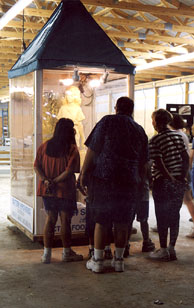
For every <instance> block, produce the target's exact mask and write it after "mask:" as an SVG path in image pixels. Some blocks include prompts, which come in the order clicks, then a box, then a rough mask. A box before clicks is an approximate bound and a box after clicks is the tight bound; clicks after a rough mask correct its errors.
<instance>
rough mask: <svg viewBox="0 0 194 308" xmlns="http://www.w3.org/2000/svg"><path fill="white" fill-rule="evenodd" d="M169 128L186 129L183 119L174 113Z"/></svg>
mask: <svg viewBox="0 0 194 308" xmlns="http://www.w3.org/2000/svg"><path fill="white" fill-rule="evenodd" d="M170 126H171V127H172V128H174V129H182V128H184V127H186V124H185V122H184V120H183V118H182V117H181V116H180V115H179V114H177V113H175V114H173V119H172V122H170Z"/></svg>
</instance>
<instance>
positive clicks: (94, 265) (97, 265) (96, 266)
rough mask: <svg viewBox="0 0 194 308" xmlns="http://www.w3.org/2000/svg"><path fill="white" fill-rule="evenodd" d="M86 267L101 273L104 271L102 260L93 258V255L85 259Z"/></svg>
mask: <svg viewBox="0 0 194 308" xmlns="http://www.w3.org/2000/svg"><path fill="white" fill-rule="evenodd" d="M86 268H87V269H89V270H91V271H92V272H95V273H102V272H103V271H104V265H103V260H95V259H94V256H93V257H92V258H91V259H90V260H88V261H87V263H86Z"/></svg>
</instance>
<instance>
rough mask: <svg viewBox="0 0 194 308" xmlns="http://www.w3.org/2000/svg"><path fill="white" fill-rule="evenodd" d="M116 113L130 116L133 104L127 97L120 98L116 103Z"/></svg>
mask: <svg viewBox="0 0 194 308" xmlns="http://www.w3.org/2000/svg"><path fill="white" fill-rule="evenodd" d="M116 109H117V113H120V114H126V115H132V113H133V109H134V102H133V100H132V99H131V98H129V97H128V96H122V97H120V98H119V99H118V100H117V103H116Z"/></svg>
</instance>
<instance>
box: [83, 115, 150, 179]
mask: <svg viewBox="0 0 194 308" xmlns="http://www.w3.org/2000/svg"><path fill="white" fill-rule="evenodd" d="M85 145H86V146H87V147H88V148H90V149H91V150H92V151H94V152H95V153H96V165H95V169H94V172H93V175H94V176H95V177H98V178H100V179H104V180H109V181H112V182H118V181H119V182H127V183H139V181H140V174H139V171H140V168H141V166H142V165H144V164H145V163H146V162H147V161H148V138H147V135H146V134H145V131H144V129H143V128H142V127H141V126H140V125H139V124H137V123H136V122H135V121H134V120H133V119H132V117H130V116H126V115H119V114H117V115H107V116H105V117H103V118H102V119H101V120H100V121H99V122H98V123H97V124H96V126H95V127H94V129H93V130H92V132H91V133H90V135H89V137H88V138H87V140H86V142H85Z"/></svg>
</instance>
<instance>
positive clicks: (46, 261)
mask: <svg viewBox="0 0 194 308" xmlns="http://www.w3.org/2000/svg"><path fill="white" fill-rule="evenodd" d="M41 262H42V263H44V264H49V263H51V254H50V253H49V254H43V255H42V257H41Z"/></svg>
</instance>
